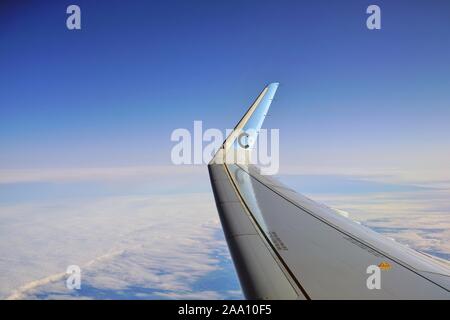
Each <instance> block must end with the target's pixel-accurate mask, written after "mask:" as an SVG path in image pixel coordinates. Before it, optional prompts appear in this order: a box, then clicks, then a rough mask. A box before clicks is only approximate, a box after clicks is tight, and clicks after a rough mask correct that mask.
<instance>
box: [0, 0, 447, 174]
mask: <svg viewBox="0 0 450 320" xmlns="http://www.w3.org/2000/svg"><path fill="white" fill-rule="evenodd" d="M72 2H73V1H72ZM72 2H69V1H58V2H54V1H39V2H33V1H29V2H27V1H23V2H20V3H17V1H10V2H6V3H4V4H2V9H1V13H0V70H1V72H0V88H1V94H0V147H1V149H2V152H1V154H0V167H1V168H3V169H9V168H54V167H91V166H95V167H102V166H133V165H153V164H163V163H169V161H170V148H171V147H172V145H173V143H172V142H171V141H170V139H169V137H170V133H171V132H172V130H173V129H175V128H179V127H183V128H188V129H189V128H192V121H193V120H203V121H204V127H215V128H220V129H225V128H230V127H232V126H234V124H235V123H236V121H237V120H238V119H239V118H240V116H241V115H242V113H243V111H244V110H246V108H247V107H248V105H249V104H250V103H251V102H252V100H253V99H254V98H255V96H256V95H257V94H258V93H259V91H260V90H261V89H262V87H263V86H264V85H265V84H266V83H268V82H272V81H279V82H280V83H281V86H280V89H279V91H278V95H277V97H276V101H275V103H274V104H273V106H272V111H271V116H270V117H269V118H268V119H267V122H266V126H267V127H272V128H280V130H281V133H280V134H281V139H282V144H281V151H282V154H281V164H282V165H288V164H298V163H304V164H317V163H320V162H321V161H324V159H325V158H330V157H333V158H334V163H336V164H337V165H340V166H346V165H347V166H350V167H351V166H355V165H357V164H358V163H360V162H364V161H366V162H370V163H374V165H377V164H380V165H382V166H388V167H389V166H398V165H400V164H401V163H402V162H404V161H405V159H409V160H411V159H412V160H411V161H412V162H411V163H412V164H411V165H412V166H413V167H417V166H422V167H423V166H427V165H429V166H436V165H440V164H439V163H438V164H436V163H435V162H436V161H435V160H436V159H437V158H440V159H442V158H443V159H444V160H445V161H447V160H450V155H448V152H447V150H449V149H450V148H449V147H450V145H449V141H450V139H449V138H450V129H448V119H449V118H450V105H449V103H450V102H449V101H450V90H448V88H449V86H450V76H449V75H450V63H449V59H448V57H449V56H450V5H449V3H448V2H447V1H439V0H434V1H431V2H430V1H377V2H376V3H377V4H378V5H379V6H380V7H381V10H382V29H381V30H378V31H369V30H368V29H367V28H366V26H365V20H366V18H367V14H366V13H365V10H366V8H367V6H368V5H369V4H372V2H369V1H345V2H339V3H338V2H336V1H280V2H278V1H277V2H273V1H272V2H261V1H221V2H219V1H214V2H212V1H164V2H163V1H158V2H156V1H133V2H131V3H130V2H125V1H76V3H77V4H78V5H79V6H80V7H81V11H82V30H81V31H69V30H67V29H66V27H65V19H66V17H67V14H66V13H65V9H66V7H67V6H68V5H69V4H71V3H72ZM74 3H75V2H74ZM418 149H421V150H423V151H424V152H417V150H418ZM415 152H416V153H417V154H416V153H415ZM380 153H384V156H383V157H382V158H383V159H379V158H380V157H379V156H378V157H377V155H379V154H380ZM424 154H427V156H424ZM415 157H419V158H420V161H416V162H417V163H415V162H414V159H413V158H415ZM423 157H425V158H423ZM374 158H378V159H374ZM350 159H353V162H352V161H351V160H350ZM409 160H408V161H409ZM326 164H327V163H326V161H325V162H324V165H326Z"/></svg>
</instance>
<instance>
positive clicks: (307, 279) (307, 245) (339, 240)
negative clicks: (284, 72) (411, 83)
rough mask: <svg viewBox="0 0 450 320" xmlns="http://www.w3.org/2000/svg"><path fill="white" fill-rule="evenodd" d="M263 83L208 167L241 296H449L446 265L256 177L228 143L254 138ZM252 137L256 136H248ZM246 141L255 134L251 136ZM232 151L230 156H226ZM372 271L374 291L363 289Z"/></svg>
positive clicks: (264, 98) (264, 104) (265, 99)
mask: <svg viewBox="0 0 450 320" xmlns="http://www.w3.org/2000/svg"><path fill="white" fill-rule="evenodd" d="M277 88H278V84H277V83H275V84H270V85H269V86H267V87H266V88H265V89H264V90H263V91H262V92H261V94H260V95H259V96H258V98H257V99H256V100H255V102H254V103H253V104H252V106H251V107H250V108H249V110H248V111H247V113H246V114H245V115H244V116H243V118H242V119H241V120H240V121H239V123H238V124H237V126H236V128H235V130H234V131H233V132H232V133H231V134H230V135H229V137H228V138H227V139H226V140H225V142H224V144H223V145H222V148H221V149H220V150H219V151H218V152H217V154H216V155H215V157H214V158H213V160H212V161H211V162H210V163H209V165H208V169H209V173H210V179H211V184H212V187H213V192H214V197H215V200H216V205H217V208H218V212H219V217H220V219H221V223H222V226H223V230H224V233H225V237H226V240H227V243H228V246H229V249H230V252H231V255H232V258H233V262H234V265H235V267H236V270H237V273H238V276H239V280H240V283H241V286H242V289H243V291H244V295H245V296H246V297H247V298H248V299H450V268H449V267H448V265H447V264H446V263H445V262H439V261H437V260H435V259H433V258H431V257H429V256H427V255H424V254H421V253H418V252H416V251H414V250H412V249H410V248H407V247H405V246H402V245H400V244H398V243H396V242H394V241H392V240H390V239H387V238H385V237H383V236H382V235H380V234H378V233H375V232H373V231H371V230H369V229H367V228H365V227H363V226H361V225H359V224H357V223H355V222H353V221H351V220H350V219H347V218H345V217H343V216H342V215H339V214H337V213H336V212H335V211H334V210H332V209H330V208H328V207H326V206H324V205H321V204H318V203H316V202H314V201H312V200H310V199H308V198H306V197H304V196H302V195H300V194H298V193H296V192H295V191H293V190H291V189H289V188H288V187H285V186H283V185H282V184H281V183H279V182H278V181H277V180H275V179H273V178H272V177H268V176H263V175H261V174H260V173H259V170H258V168H257V167H255V166H252V165H250V164H248V163H246V162H245V160H244V161H237V159H248V153H249V152H250V151H249V149H247V148H246V147H247V146H246V147H242V144H238V143H236V141H237V139H239V137H241V133H242V132H253V133H251V134H250V135H252V134H257V132H258V131H259V130H260V128H261V125H262V122H263V120H264V118H265V116H266V114H267V111H268V109H269V107H270V104H271V102H272V100H273V97H274V94H275V92H276V90H277ZM255 132H256V133H255ZM252 138H253V140H254V138H255V137H252ZM231 151H233V152H234V153H237V154H238V156H237V157H231V158H230V157H228V154H230V153H233V152H231ZM369 266H380V267H379V268H380V269H381V272H380V277H379V279H380V289H369V288H368V286H367V282H368V278H369V276H370V274H368V273H367V268H368V267H369Z"/></svg>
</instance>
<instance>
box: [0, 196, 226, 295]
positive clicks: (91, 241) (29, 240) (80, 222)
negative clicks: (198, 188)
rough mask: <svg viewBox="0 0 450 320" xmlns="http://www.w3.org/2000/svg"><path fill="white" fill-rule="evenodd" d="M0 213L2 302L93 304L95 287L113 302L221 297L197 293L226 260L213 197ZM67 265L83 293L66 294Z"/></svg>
mask: <svg viewBox="0 0 450 320" xmlns="http://www.w3.org/2000/svg"><path fill="white" fill-rule="evenodd" d="M0 215H1V216H2V221H6V223H5V222H4V223H2V225H1V226H0V228H1V232H0V243H1V246H0V254H1V255H2V259H1V260H0V270H1V271H2V272H1V273H0V283H1V284H2V285H1V288H0V296H1V297H3V298H7V297H9V298H19V299H20V298H42V297H45V298H52V297H53V298H73V297H77V298H92V297H93V296H92V295H93V293H92V292H91V291H92V290H94V289H95V292H96V293H97V294H101V293H105V294H106V297H108V294H109V295H110V296H111V295H112V297H115V298H117V297H118V296H117V295H119V297H120V293H121V292H122V293H123V295H124V297H131V296H132V297H134V298H140V297H141V298H144V297H153V298H156V297H160V298H171V297H184V298H193V297H204V298H207V297H210V298H216V297H223V294H224V293H223V292H222V293H219V292H215V291H214V290H202V289H195V288H194V286H195V283H196V281H198V280H200V279H202V277H204V276H206V275H208V274H210V273H211V272H213V271H218V270H221V268H222V267H221V266H220V262H221V259H230V258H229V256H228V252H227V249H226V244H225V242H224V240H223V239H218V237H217V234H218V232H221V228H220V223H219V220H218V216H217V213H216V209H215V205H214V201H213V198H212V195H210V194H185V195H166V196H147V197H142V196H127V197H110V198H102V199H96V200H94V201H91V202H85V203H82V204H80V203H76V202H75V203H64V204H60V205H55V204H53V203H52V204H51V205H49V204H41V205H34V206H23V205H21V206H11V207H1V208H0ZM8 222H9V223H8ZM218 252H219V253H218ZM72 264H76V265H79V266H80V267H81V268H82V289H83V286H85V288H86V290H87V291H83V290H81V291H80V292H79V293H74V292H70V291H69V290H68V289H66V288H65V274H64V272H65V270H66V267H67V266H68V265H72ZM36 279H37V280H36ZM89 288H91V289H92V290H91V291H89ZM136 288H139V289H136ZM49 293H51V294H49ZM97 297H100V298H101V297H102V296H97Z"/></svg>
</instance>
